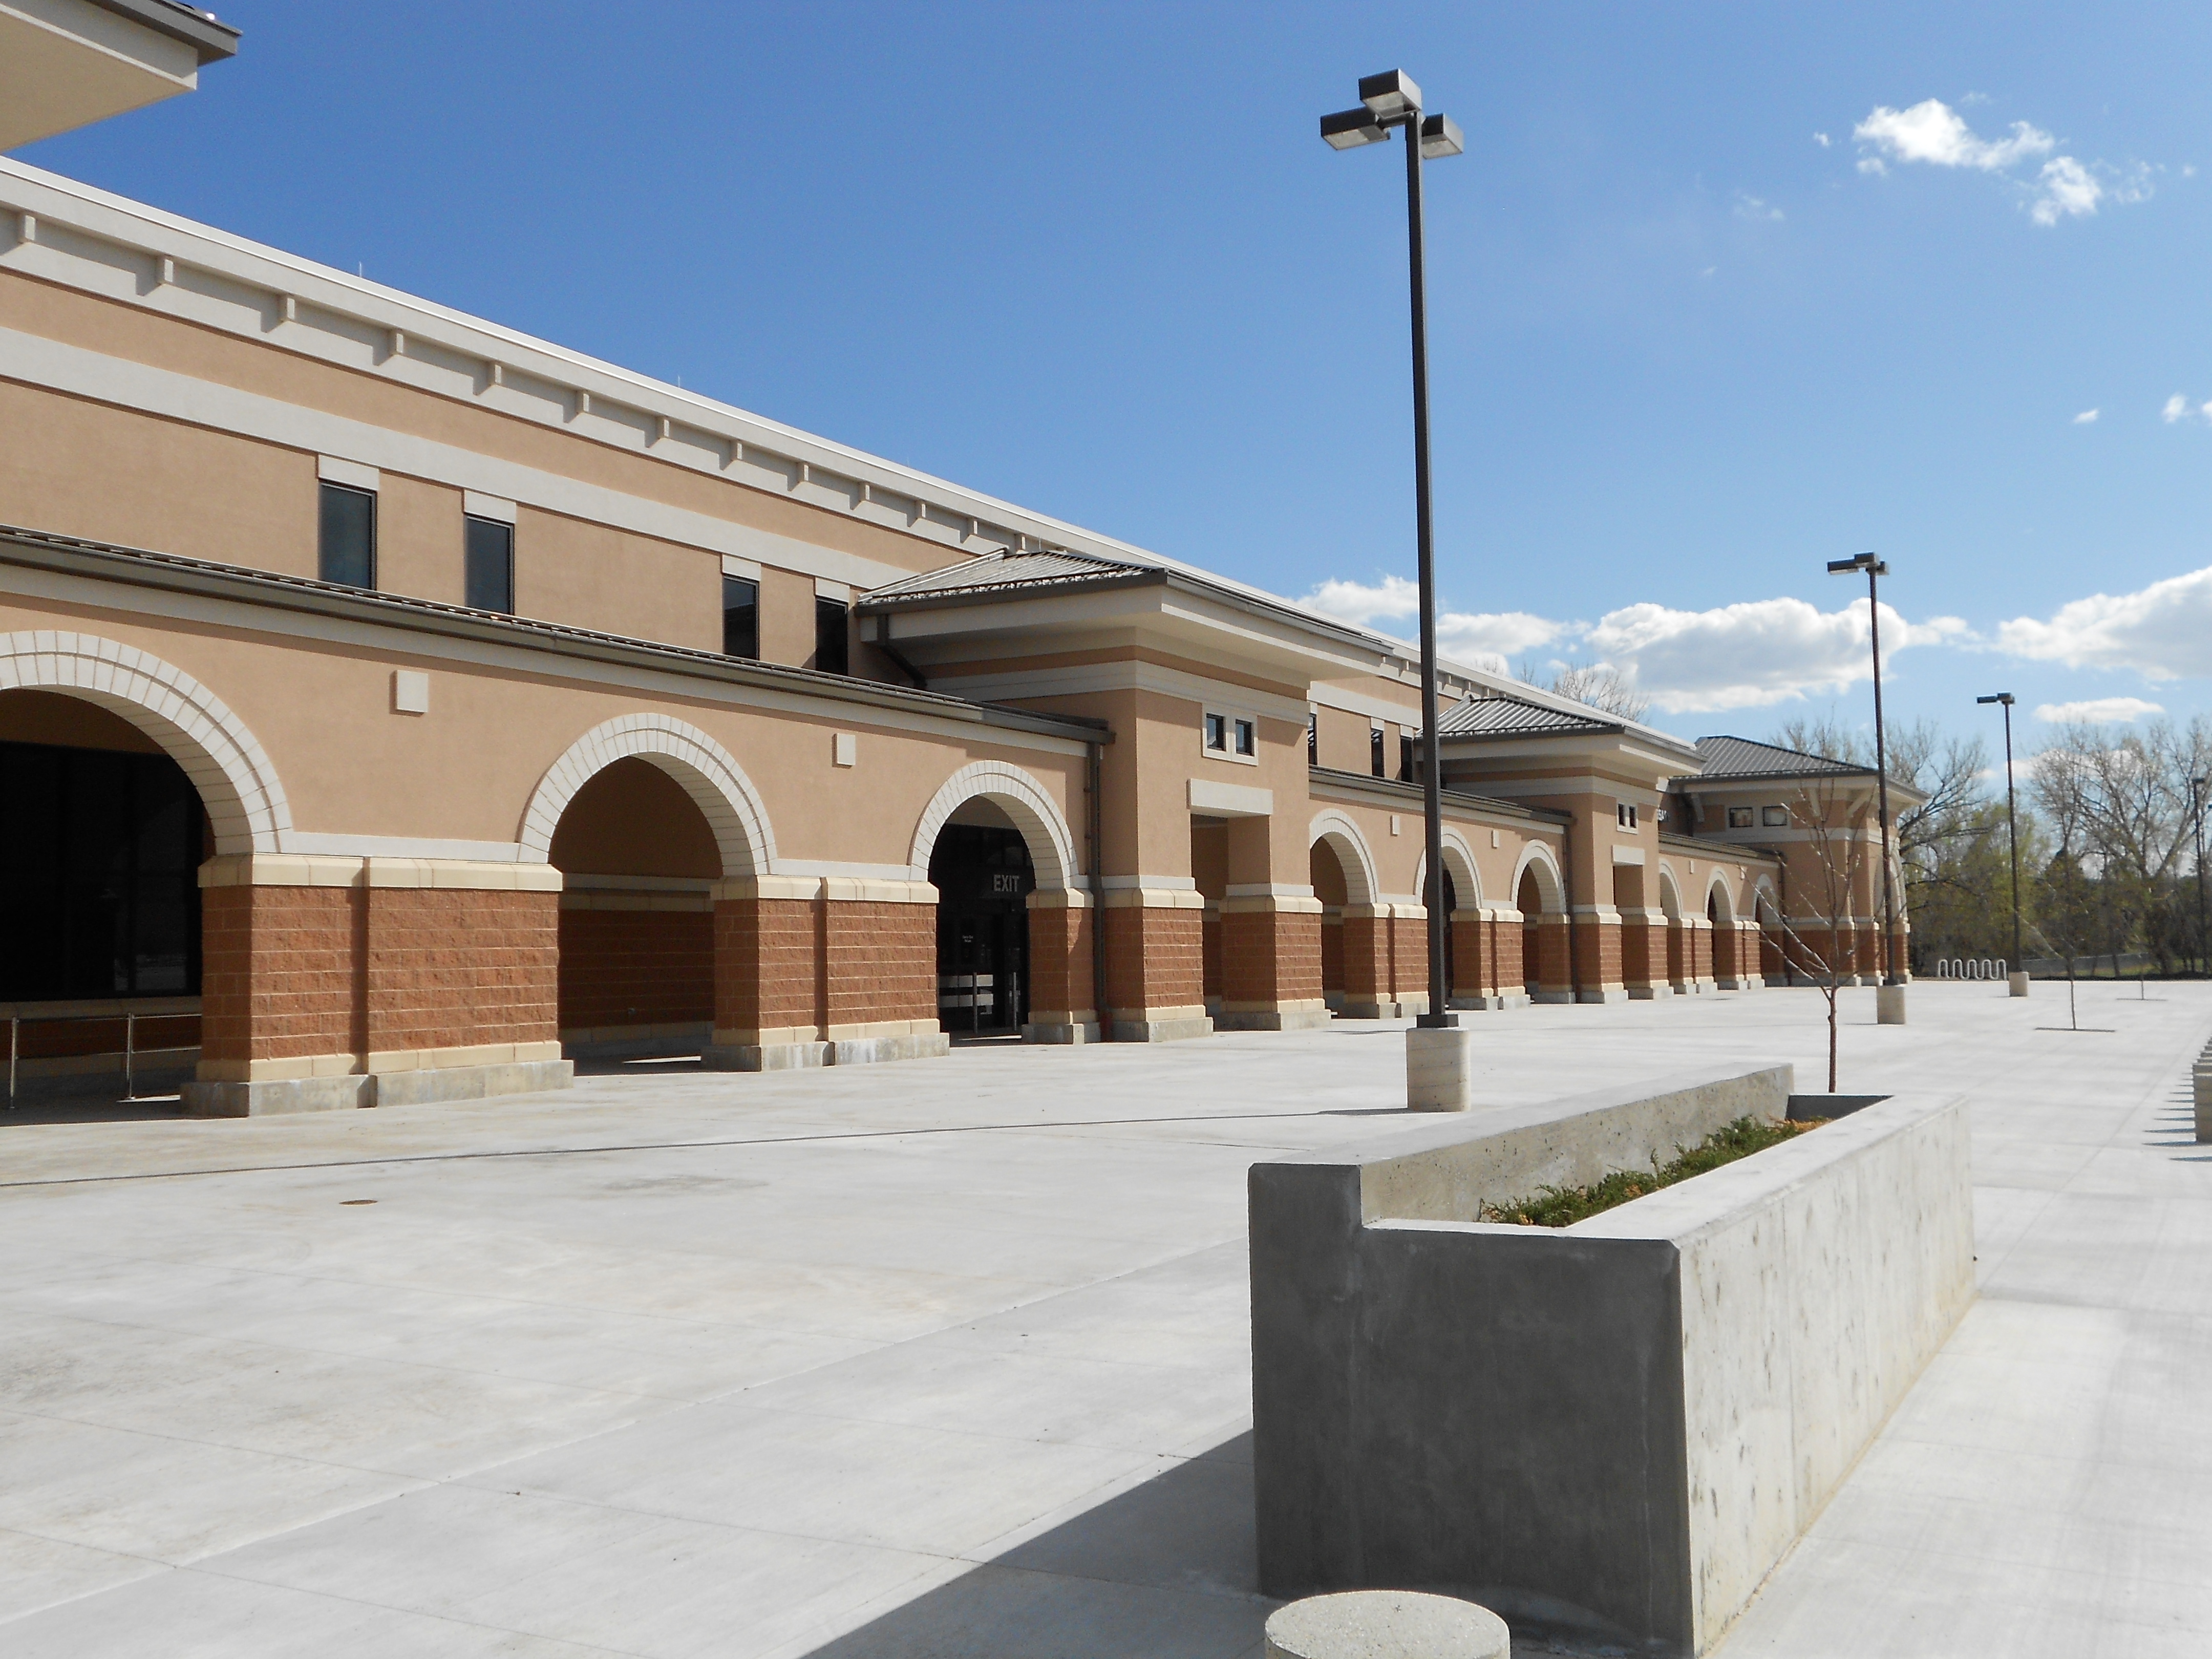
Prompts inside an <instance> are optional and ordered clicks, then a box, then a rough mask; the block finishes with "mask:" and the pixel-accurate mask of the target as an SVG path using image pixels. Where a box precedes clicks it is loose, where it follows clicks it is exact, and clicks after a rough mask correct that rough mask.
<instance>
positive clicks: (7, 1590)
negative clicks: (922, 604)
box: [0, 984, 2212, 1659]
mask: <svg viewBox="0 0 2212 1659" xmlns="http://www.w3.org/2000/svg"><path fill="white" fill-rule="evenodd" d="M1912 999H1913V1000H1912V1020H1913V1023H1912V1024H1911V1025H1909V1026H1906V1027H1904V1028H1896V1027H1877V1026H1875V1025H1874V1024H1872V1019H1873V993H1872V992H1871V991H1855V992H1850V993H1847V994H1846V996H1845V1003H1846V1012H1845V1017H1846V1021H1847V1024H1846V1029H1845V1030H1844V1038H1843V1044H1844V1076H1843V1079H1842V1082H1843V1086H1844V1088H1845V1089H1847V1090H1868V1091H1875V1090H1881V1089H1884V1088H1890V1087H1898V1086H1902V1085H1905V1084H1906V1083H1907V1082H1908V1081H1910V1082H1911V1084H1912V1085H1913V1086H1915V1087H1917V1088H1922V1089H1936V1090H1945V1091H1965V1092H1966V1093H1968V1094H1969V1095H1970V1096H1971V1097H1972V1099H1973V1102H1974V1106H1975V1133H1976V1141H1975V1166H1976V1167H1975V1179H1976V1182H1977V1189H1976V1203H1977V1219H1978V1248H1979V1271H1980V1274H1981V1281H1982V1299H1981V1301H1980V1302H1979V1304H1978V1305H1977V1306H1976V1307H1975V1309H1974V1310H1973V1311H1972V1313H1970V1314H1969V1316H1967V1318H1966V1322H1964V1324H1963V1325H1962V1326H1961V1327H1960V1329H1959V1331H1958V1332H1957V1334H1955V1335H1954V1337H1953V1339H1952V1340H1951V1342H1950V1343H1949V1345H1948V1347H1947V1348H1946V1350H1945V1352H1943V1354H1942V1357H1941V1358H1939V1359H1938V1360H1937V1361H1936V1363H1935V1364H1934V1365H1932V1366H1931V1367H1930V1368H1929V1370H1928V1371H1927V1373H1926V1374H1925V1375H1924V1376H1923V1377H1922V1379H1921V1381H1920V1383H1919V1384H1918V1386H1917V1388H1916V1389H1915V1390H1914V1392H1913V1393H1912V1395H1911V1397H1910V1398H1909V1399H1908V1400H1907V1401H1906V1403H1905V1406H1904V1407H1902V1408H1901V1409H1900V1410H1899V1413H1897V1414H1896V1416H1895V1417H1894V1418H1893V1419H1892V1421H1891V1422H1890V1424H1889V1425H1888V1427H1887V1429H1886V1431H1884V1433H1883V1434H1882V1436H1881V1439H1880V1440H1879V1441H1878V1442H1877V1443H1876V1444H1875V1447H1874V1448H1873V1449H1871V1450H1870V1451H1869V1454H1868V1455H1867V1456H1866V1457H1865V1459H1864V1460H1863V1462H1861V1464H1860V1466H1859V1468H1857V1471H1856V1473H1855V1474H1853V1476H1852V1477H1851V1479H1850V1481H1849V1482H1848V1483H1847V1485H1846V1486H1845V1487H1844V1490H1843V1492H1842V1493H1841V1494H1840V1495H1839V1496H1838V1498H1836V1499H1835V1501H1834V1502H1833V1503H1832V1504H1831V1505H1830V1506H1829V1508H1828V1509H1827V1510H1826V1512H1825V1513H1824V1514H1823V1515H1822V1516H1821V1517H1820V1520H1819V1521H1818V1522H1816V1523H1815V1525H1814V1528H1813V1530H1812V1532H1811V1533H1810V1534H1809V1535H1808V1538H1807V1539H1806V1540H1805V1541H1804V1542H1803V1543H1802V1544H1801V1546H1800V1547H1799V1548H1798V1549H1797V1550H1796V1553H1794V1554H1793V1555H1792V1556H1791V1557H1790V1558H1789V1559H1787V1560H1786V1561H1785V1562H1784V1565H1783V1566H1782V1567H1781V1568H1780V1569H1779V1570H1778V1572H1777V1573H1776V1574H1775V1575H1774V1577H1772V1579H1771V1580H1770V1582H1769V1583H1768V1584H1767V1586H1766V1588H1765V1590H1764V1592H1763V1593H1762V1595H1760V1597H1759V1600H1757V1601H1755V1602H1754V1603H1753V1605H1752V1607H1750V1609H1749V1610H1748V1611H1747V1613H1746V1614H1745V1616H1744V1617H1743V1619H1742V1620H1741V1621H1740V1623H1739V1624H1738V1625H1737V1626H1736V1627H1735V1631H1734V1632H1732V1633H1731V1635H1730V1636H1729V1638H1728V1640H1727V1642H1726V1644H1725V1645H1724V1648H1723V1652H1725V1653H1726V1654H1727V1655H1728V1656H1729V1659H1743V1656H1753V1655H1758V1656H1766V1655H1787V1656H1793V1659H1795V1656H1808V1659H1809V1656H1825V1655H1829V1654H1834V1655H1838V1656H1840V1655H1844V1654H1846V1653H1848V1654H1850V1655H1854V1656H1857V1655H1863V1654H1867V1653H1880V1654H1883V1655H1886V1656H1899V1659H1902V1656H1948V1655H1965V1654H1990V1655H1997V1654H2003V1655H2006V1656H2015V1655H2017V1656H2038V1655H2045V1654H2048V1655H2052V1656H2057V1655H2059V1654H2064V1655H2067V1656H2069V1659H2075V1656H2085V1655H2115V1656H2117V1655H2127V1656H2157V1655H2165V1654H2173V1655H2181V1654H2190V1655H2197V1654H2202V1653H2203V1652H2206V1651H2208V1650H2212V1571H2208V1570H2207V1565H2206V1563H2207V1562H2208V1560H2212V1412H2208V1411H2207V1409H2206V1404H2205V1401H2206V1393H2205V1388H2204V1382H2203V1379H2204V1378H2206V1377H2207V1376H2212V1273H2206V1272H2205V1271H2204V1267H2203V1264H2204V1261H2205V1260H2206V1258H2207V1255H2208V1252H2212V1148H2208V1149H2198V1148H2197V1147H2195V1146H2193V1145H2192V1144H2191V1141H2190V1136H2189V1131H2188V1096H2187V1066H2188V1063H2189V1060H2191V1057H2192V1056H2193V1054H2195V1052H2196V1050H2197V1048H2198V1047H2199V1046H2200V1045H2201V1043H2202V1042H2203V1040H2204V1038H2205V1036H2206V1035H2207V1034H2208V1032H2212V987H2197V986H2165V987H2151V994H2150V997H2149V999H2148V1000H2141V1001H2138V1000H2136V992H2135V991H2134V990H2133V989H2132V988H2130V989H2128V990H2124V991H2122V990H2118V989H2116V988H2115V987H2112V986H2110V985H2106V986H2100V987H2088V988H2085V989H2084V990H2083V992H2082V994H2081V1015H2082V1018H2081V1024H2083V1025H2084V1026H2093V1027H2100V1028H2106V1029H2102V1030H2085V1031H2081V1032H2074V1031H2051V1030H2043V1029H2039V1028H2042V1027H2045V1026H2049V1025H2051V1024H2064V1023H2065V1013H2064V1010H2065V1005H2066V997H2065V987H2063V986H2051V985H2039V986H2038V987H2037V990H2036V995H2035V997H2034V998H2033V999H2032V1000H2028V1001H2026V1002H2015V1001H2009V1000H2006V999H2005V998H2004V997H2003V996H2002V993H2001V990H1998V989H1996V988H1995V987H1988V986H1984V985H1978V984H1975V985H1935V984H1923V985H1921V986H1918V987H1915V989H1914V991H1913V993H1912ZM1822 1012H1823V1008H1822V1003H1821V1000H1820V997H1819V996H1818V995H1817V994H1814V993H1812V992H1808V991H1766V992H1762V993H1756V994H1750V995H1742V996H1725V997H1718V998H1712V999H1701V1000H1692V1001H1688V1002H1671V1003H1661V1004H1656V1005H1653V1004H1630V1005H1626V1006H1613V1007H1580V1008H1562V1007H1538V1008H1528V1009H1522V1010H1517V1011H1514V1012H1507V1013H1492V1014H1480V1015H1474V1016H1470V1017H1469V1018H1470V1019H1471V1021H1472V1022H1473V1024H1474V1026H1475V1028H1476V1030H1477V1031H1478V1033H1479V1038H1480V1042H1481V1045H1482V1054H1483V1064H1484V1066H1485V1067H1486V1071H1485V1078H1484V1087H1485V1091H1486V1095H1487V1096H1488V1097H1489V1098H1491V1099H1493V1100H1495V1101H1497V1102H1498V1103H1526V1102H1534V1101H1540V1100H1543V1099H1547V1098H1550V1097H1557V1096H1563V1095H1566V1094H1570V1093H1572V1092H1575V1091H1580V1090H1585V1089H1590V1088H1595V1087H1598V1086H1600V1085H1606V1084H1609V1083H1613V1082H1626V1081H1631V1080H1635V1079H1642V1078H1646V1077H1650V1078H1658V1077H1662V1076H1664V1075H1666V1074H1668V1073H1669V1072H1671V1071H1681V1070H1685V1069H1688V1068H1692V1067H1696V1066H1708V1065H1711V1064H1714V1063H1717V1062H1719V1061H1722V1060H1731V1059H1741V1060H1744V1061H1745V1062H1747V1063H1753V1062H1760V1061H1771V1060H1794V1061H1796V1063H1797V1065H1798V1066H1799V1084H1800V1087H1801V1088H1803V1089H1808V1090H1810V1089H1816V1088H1818V1087H1820V1085H1821V1082H1822V1081H1823V1073H1824V1063H1823V1060H1822V1054H1823V1041H1824V1036H1823V1030H1822V1025H1821V1018H1822ZM1400 1029H1401V1028H1399V1027H1397V1026H1394V1025H1379V1024H1352V1023H1339V1024H1335V1025H1333V1026H1331V1027H1329V1028H1328V1029H1326V1030H1320V1031H1314V1032H1306V1033H1283V1034H1274V1033H1265V1034H1261V1033H1255V1034H1249V1035H1243V1036H1216V1037H1213V1038H1210V1039H1206V1040H1204V1041H1199V1042H1187V1043H1181V1044H1174V1045H1168V1046H1163V1047H1157V1048H1152V1047H1138V1046H1109V1047H1105V1048H1095V1049H1089V1050H1081V1049H1074V1050H1071V1049H1065V1048H1059V1049H1053V1048H1045V1049H1040V1048H1023V1047H1018V1046H1012V1047H1003V1048H970V1049H963V1050H960V1051H957V1052H956V1053H955V1054H953V1055H952V1057H951V1059H950V1060H936V1061H929V1062H915V1063H910V1064H904V1065H890V1066H862V1067H855V1068H850V1069H845V1070H833V1071H828V1072H816V1073H785V1074H778V1075H769V1076H730V1075H708V1074H702V1073H696V1072H690V1071H686V1070H684V1069H683V1068H681V1067H668V1066H659V1067H647V1066H633V1067H629V1068H625V1069H624V1070H623V1072H621V1073H617V1074H611V1075H606V1076H601V1077H594V1078H591V1079H584V1080H581V1081H580V1083H579V1085H578V1087H577V1088H576V1089H575V1090H574V1091H572V1092H569V1093H567V1094H562V1095H550V1096H539V1097H530V1098H527V1099H515V1100H507V1101H492V1102H484V1103H472V1104H469V1105H460V1106H442V1107H424V1108H408V1109H385V1110H379V1111H374V1112H362V1113H348V1114H343V1115H335V1114H334V1115H322V1116H314V1117H301V1118H295V1119H289V1120H260V1121H233V1122H185V1121H160V1120H151V1121H116V1122H97V1123H60V1122H57V1123H32V1122H20V1121H19V1122H15V1123H10V1124H4V1125H0V1149H4V1150H0V1252H4V1256H5V1260H6V1261H7V1263H8V1271H7V1273H6V1276H5V1279H4V1281H0V1333H4V1339H0V1648H4V1650H6V1651H7V1652H8V1653H9V1654H10V1655H15V1656H24V1659H30V1656H47V1655H53V1656H61V1655H68V1656H72V1659H79V1656H100V1655H125V1654H128V1655H138V1654H144V1653H149V1652H156V1651H158V1652H161V1653H162V1654H164V1655H168V1656H182V1655H197V1654H206V1655H222V1656H226V1659H248V1656H263V1655H269V1656H276V1655H293V1654H299V1653H305V1652H313V1653H315V1654H317V1655H318V1656H331V1659H336V1656H350V1655H356V1654H359V1655H364V1656H365V1655H376V1656H390V1655H392V1654H401V1653H404V1654H409V1655H438V1656H446V1655H490V1654H499V1655H515V1656H549V1659H550V1656H555V1655H570V1654H573V1655H582V1654H635V1655H653V1656H663V1655H665V1656H680V1655H692V1654H712V1655H732V1656H736V1655H744V1656H752V1655H763V1656H765V1655H791V1656H798V1655H803V1654H818V1655H823V1656H836V1659H860V1656H930V1655H946V1656H951V1655H963V1656H967V1655H973V1656H999V1655H1005V1656H1015V1655H1021V1656H1028V1655H1037V1656H1056V1659H1078V1656H1091V1655H1098V1656H1109V1655H1110V1656H1177V1655H1190V1656H1200V1655H1205V1656H1212V1655H1220V1656H1239V1655H1244V1654H1248V1653H1253V1652H1256V1650H1257V1646H1258V1640H1259V1631H1260V1626H1261V1621H1262V1620H1263V1619H1264V1617H1265V1615H1266V1613H1267V1610H1268V1608H1269V1607H1270V1605H1271V1604H1270V1603H1268V1602H1267V1601H1262V1600H1261V1599H1260V1598H1259V1596H1258V1595H1257V1594H1256V1591H1255V1587H1254V1586H1255V1571H1254V1565H1253V1559H1252V1522H1251V1514H1250V1472H1249V1450H1248V1442H1247V1437H1246V1430H1247V1429H1248V1427H1249V1357H1248V1348H1247V1307H1246V1300H1245V1297H1246V1290H1245V1272H1244V1250H1243V1227H1244V1171H1245V1170H1246V1168H1247V1167H1248V1166H1249V1164H1251V1163H1252V1162H1254V1161H1255V1159H1260V1158H1268V1157H1272V1156H1275V1155H1277V1154H1278V1153H1279V1152H1285V1151H1291V1150H1300V1149H1304V1148H1309V1147H1313V1146H1322V1145H1327V1144H1328V1143H1330V1142H1332V1141H1336V1140H1341V1139H1348V1138H1351V1137H1353V1136H1362V1137H1366V1136H1371V1135H1372V1134H1373V1133H1375V1132H1376V1129H1377V1128H1378V1127H1387V1125H1388V1123H1389V1121H1390V1119H1391V1116H1392V1115H1394V1114H1395V1101H1396V1100H1397V1098H1399V1097H1400V1094H1401V1075H1402V1074H1401V1054H1402V1038H1401V1036H1400V1035H1399V1031H1400Z"/></svg>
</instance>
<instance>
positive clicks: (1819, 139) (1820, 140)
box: [1813, 132, 1829, 149]
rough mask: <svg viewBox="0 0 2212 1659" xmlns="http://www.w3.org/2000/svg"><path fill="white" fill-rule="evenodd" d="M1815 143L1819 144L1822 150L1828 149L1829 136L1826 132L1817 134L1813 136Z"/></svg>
mask: <svg viewBox="0 0 2212 1659" xmlns="http://www.w3.org/2000/svg"><path fill="white" fill-rule="evenodd" d="M1813 142H1814V143H1816V144H1818V145H1819V146H1820V148H1821V149H1827V147H1828V143H1829V140H1828V135H1827V134H1826V133H1825V132H1816V133H1814V135H1813Z"/></svg>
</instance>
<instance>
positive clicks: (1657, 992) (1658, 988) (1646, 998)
mask: <svg viewBox="0 0 2212 1659" xmlns="http://www.w3.org/2000/svg"><path fill="white" fill-rule="evenodd" d="M1673 995H1674V987H1673V986H1671V985H1632V986H1630V987H1628V1000H1630V1001H1631V1002H1656V1001H1657V1000H1659V999H1660V998H1661V997H1671V996H1673Z"/></svg>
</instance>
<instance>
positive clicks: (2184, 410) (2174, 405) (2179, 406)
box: [2158, 392, 2189, 426]
mask: <svg viewBox="0 0 2212 1659" xmlns="http://www.w3.org/2000/svg"><path fill="white" fill-rule="evenodd" d="M2188 414H2189V399H2188V398H2185V397H2183V396H2182V395H2181V394H2180V393H2179V392H2175V393H2174V394H2173V396H2172V397H2171V398H2167V399H2166V407H2165V408H2163V409H2161V410H2159V411H2158V416H2159V418H2160V420H2162V421H2164V422H2166V424H2167V425H2168V426H2172V424H2173V423H2174V422H2176V421H2179V420H2182V419H2184V418H2185V417H2186V416H2188Z"/></svg>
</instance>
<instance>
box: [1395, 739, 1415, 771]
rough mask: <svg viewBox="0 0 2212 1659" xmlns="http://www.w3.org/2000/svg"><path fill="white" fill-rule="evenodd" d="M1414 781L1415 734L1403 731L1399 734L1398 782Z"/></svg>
mask: <svg viewBox="0 0 2212 1659" xmlns="http://www.w3.org/2000/svg"><path fill="white" fill-rule="evenodd" d="M1398 781H1399V782H1401V783H1411V782H1412V781H1413V733H1412V732H1407V731H1404V730H1401V731H1400V732H1399V733H1398Z"/></svg>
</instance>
